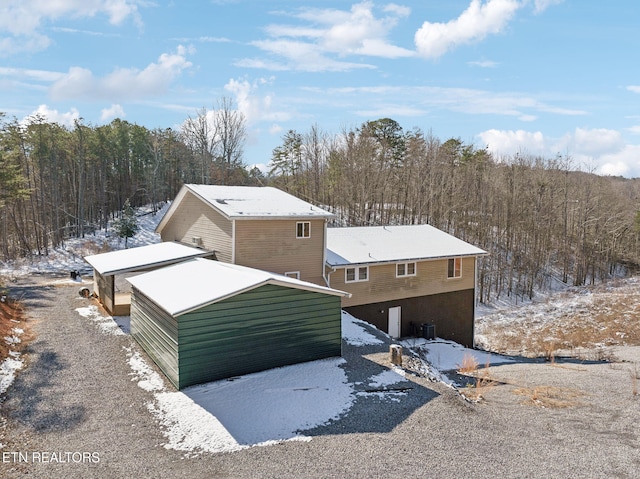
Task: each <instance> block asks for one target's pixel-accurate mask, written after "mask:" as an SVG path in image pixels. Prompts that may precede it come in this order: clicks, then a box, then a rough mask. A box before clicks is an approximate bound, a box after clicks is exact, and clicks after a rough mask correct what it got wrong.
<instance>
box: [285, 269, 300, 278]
mask: <svg viewBox="0 0 640 479" xmlns="http://www.w3.org/2000/svg"><path fill="white" fill-rule="evenodd" d="M284 275H285V276H286V277H287V278H294V279H300V271H286V272H285V273H284Z"/></svg>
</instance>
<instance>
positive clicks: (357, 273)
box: [344, 266, 369, 283]
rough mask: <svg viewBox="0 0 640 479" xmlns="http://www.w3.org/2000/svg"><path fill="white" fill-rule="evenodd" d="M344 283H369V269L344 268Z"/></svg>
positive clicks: (361, 267)
mask: <svg viewBox="0 0 640 479" xmlns="http://www.w3.org/2000/svg"><path fill="white" fill-rule="evenodd" d="M344 281H345V282H346V283H355V282H358V281H369V267H368V266H358V267H354V268H346V269H345V278H344Z"/></svg>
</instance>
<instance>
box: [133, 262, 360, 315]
mask: <svg viewBox="0 0 640 479" xmlns="http://www.w3.org/2000/svg"><path fill="white" fill-rule="evenodd" d="M128 281H129V282H130V283H131V284H132V285H133V286H134V287H135V288H137V289H138V290H140V291H141V292H142V293H143V294H144V295H145V296H147V297H149V298H150V299H151V300H153V301H154V302H155V303H156V304H158V305H159V306H160V307H161V308H162V309H164V310H165V311H166V312H167V313H169V314H171V315H172V316H180V315H181V314H185V313H188V312H190V311H194V310H196V309H198V308H201V307H203V306H206V305H209V304H213V303H216V302H218V301H222V300H223V299H226V298H230V297H232V296H235V295H237V294H240V293H242V292H244V291H249V290H252V289H255V288H257V287H259V286H263V285H265V284H275V285H279V286H286V287H291V288H297V289H304V290H307V291H314V292H319V293H326V294H332V295H335V296H347V297H348V296H350V294H349V293H345V292H344V291H339V290H337V289H332V288H327V287H324V286H318V285H316V284H313V283H308V282H306V281H300V280H298V279H294V278H288V277H286V276H281V275H279V274H275V273H269V272H266V271H262V270H258V269H253V268H247V267H245V266H239V265H235V264H230V263H222V262H220V261H213V260H207V259H202V258H197V259H193V260H191V261H186V262H184V263H179V264H176V265H172V266H168V267H166V268H161V269H157V270H155V271H151V272H149V273H144V274H141V275H138V276H134V277H132V278H128Z"/></svg>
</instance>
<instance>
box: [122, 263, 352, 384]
mask: <svg viewBox="0 0 640 479" xmlns="http://www.w3.org/2000/svg"><path fill="white" fill-rule="evenodd" d="M128 280H129V282H130V283H131V284H132V287H133V288H132V290H133V292H132V297H131V335H132V336H133V337H134V339H135V340H136V341H137V342H138V343H139V344H140V345H141V346H142V347H143V348H144V349H145V351H146V352H147V353H148V355H149V356H150V357H151V358H152V359H153V360H154V361H155V362H156V364H157V365H158V366H159V367H160V369H162V371H163V372H164V373H165V375H166V376H167V378H168V379H169V380H170V381H171V382H172V383H173V385H174V386H175V387H176V388H178V389H182V388H184V387H187V386H191V385H194V384H200V383H205V382H209V381H215V380H218V379H223V378H229V377H234V376H239V375H243V374H249V373H253V372H258V371H263V370H266V369H271V368H275V367H280V366H286V365H290V364H295V363H300V362H306V361H314V360H317V359H322V358H327V357H333V356H340V355H341V339H342V331H341V298H342V297H343V296H345V297H348V296H350V295H349V293H345V292H343V291H338V290H335V289H331V288H326V287H322V286H318V285H315V284H312V283H308V282H305V281H300V280H297V279H293V278H288V277H285V276H280V275H277V274H274V273H268V272H265V271H261V270H256V269H252V268H247V267H243V266H238V265H234V264H229V263H222V262H218V261H212V260H206V259H194V260H190V261H187V262H184V263H180V264H177V265H173V266H169V267H166V268H162V269H159V270H155V271H152V272H149V273H146V274H142V275H139V276H135V277H132V278H129V279H128Z"/></svg>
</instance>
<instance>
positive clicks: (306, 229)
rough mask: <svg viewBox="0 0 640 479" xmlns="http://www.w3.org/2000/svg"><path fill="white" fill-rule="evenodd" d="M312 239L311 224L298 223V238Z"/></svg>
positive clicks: (306, 222)
mask: <svg viewBox="0 0 640 479" xmlns="http://www.w3.org/2000/svg"><path fill="white" fill-rule="evenodd" d="M310 237H311V222H310V221H298V222H297V223H296V238H310Z"/></svg>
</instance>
